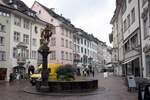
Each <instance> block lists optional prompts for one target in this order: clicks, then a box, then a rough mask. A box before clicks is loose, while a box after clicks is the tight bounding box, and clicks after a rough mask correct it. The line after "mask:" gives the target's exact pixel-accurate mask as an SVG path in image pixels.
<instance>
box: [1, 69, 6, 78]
mask: <svg viewBox="0 0 150 100" xmlns="http://www.w3.org/2000/svg"><path fill="white" fill-rule="evenodd" d="M6 74H7V68H0V80H5V78H6Z"/></svg>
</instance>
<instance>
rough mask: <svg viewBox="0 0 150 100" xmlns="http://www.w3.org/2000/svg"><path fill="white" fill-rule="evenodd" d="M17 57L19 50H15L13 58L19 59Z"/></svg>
mask: <svg viewBox="0 0 150 100" xmlns="http://www.w3.org/2000/svg"><path fill="white" fill-rule="evenodd" d="M17 56H18V50H17V48H13V57H14V58H17Z"/></svg>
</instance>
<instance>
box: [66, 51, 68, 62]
mask: <svg viewBox="0 0 150 100" xmlns="http://www.w3.org/2000/svg"><path fill="white" fill-rule="evenodd" d="M66 60H68V52H66Z"/></svg>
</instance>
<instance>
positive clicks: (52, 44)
mask: <svg viewBox="0 0 150 100" xmlns="http://www.w3.org/2000/svg"><path fill="white" fill-rule="evenodd" d="M51 46H56V38H54V37H52V38H51Z"/></svg>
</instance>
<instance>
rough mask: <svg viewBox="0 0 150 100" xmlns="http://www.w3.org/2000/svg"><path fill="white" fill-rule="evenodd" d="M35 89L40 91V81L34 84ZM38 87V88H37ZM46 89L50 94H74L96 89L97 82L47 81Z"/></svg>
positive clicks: (94, 80) (93, 80)
mask: <svg viewBox="0 0 150 100" xmlns="http://www.w3.org/2000/svg"><path fill="white" fill-rule="evenodd" d="M36 83H37V84H38V85H36V89H37V90H40V89H41V86H42V81H37V82H36ZM38 86H40V88H38ZM48 88H49V91H50V92H67V91H68V92H75V91H88V90H95V89H98V80H96V79H89V80H74V81H57V80H49V81H48Z"/></svg>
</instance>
